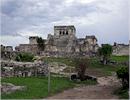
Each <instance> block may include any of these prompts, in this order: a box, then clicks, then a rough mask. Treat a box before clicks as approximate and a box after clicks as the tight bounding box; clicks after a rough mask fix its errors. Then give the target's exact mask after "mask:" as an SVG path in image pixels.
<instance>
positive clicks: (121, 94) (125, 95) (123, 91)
mask: <svg viewBox="0 0 130 100" xmlns="http://www.w3.org/2000/svg"><path fill="white" fill-rule="evenodd" d="M128 91H129V89H124V88H118V89H117V90H115V91H114V94H115V95H118V96H119V98H120V99H129V93H128Z"/></svg>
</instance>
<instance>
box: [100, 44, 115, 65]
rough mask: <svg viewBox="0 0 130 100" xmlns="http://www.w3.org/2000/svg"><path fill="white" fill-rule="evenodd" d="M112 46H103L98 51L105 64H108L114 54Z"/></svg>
mask: <svg viewBox="0 0 130 100" xmlns="http://www.w3.org/2000/svg"><path fill="white" fill-rule="evenodd" d="M112 51H113V50H112V46H111V45H109V44H104V45H102V47H101V48H99V49H98V55H99V56H100V57H101V59H102V60H103V62H102V63H103V64H104V65H105V64H107V62H108V59H109V58H110V56H111V54H112Z"/></svg>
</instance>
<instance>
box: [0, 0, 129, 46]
mask: <svg viewBox="0 0 130 100" xmlns="http://www.w3.org/2000/svg"><path fill="white" fill-rule="evenodd" d="M1 3H2V4H1V19H2V22H1V26H2V27H1V35H2V38H3V39H2V41H1V42H2V43H3V40H4V43H6V39H5V38H6V36H10V37H12V36H13V37H22V38H24V39H27V37H28V36H29V35H38V36H42V37H43V38H46V37H47V34H48V33H52V34H53V26H54V25H69V24H71V25H72V24H73V25H75V26H76V29H77V36H78V37H84V36H86V35H96V36H97V37H98V40H99V43H113V42H114V41H118V42H124V43H128V42H127V41H128V40H129V39H128V38H127V37H128V32H129V31H128V30H129V29H128V0H2V1H1ZM112 36H113V37H112ZM10 39H12V38H10ZM15 39H16V38H15ZM8 40H9V39H7V42H8ZM19 41H20V43H24V42H23V41H22V39H20V38H19ZM26 41H27V40H26ZM12 45H18V43H12Z"/></svg>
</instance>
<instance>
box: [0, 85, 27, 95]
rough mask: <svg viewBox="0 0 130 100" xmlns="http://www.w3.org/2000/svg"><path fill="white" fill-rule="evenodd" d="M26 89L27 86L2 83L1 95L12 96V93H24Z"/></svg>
mask: <svg viewBox="0 0 130 100" xmlns="http://www.w3.org/2000/svg"><path fill="white" fill-rule="evenodd" d="M24 89H26V87H25V86H15V85H13V84H11V83H2V84H1V93H2V94H3V93H5V94H10V93H12V92H15V91H18V90H19V91H22V90H24Z"/></svg>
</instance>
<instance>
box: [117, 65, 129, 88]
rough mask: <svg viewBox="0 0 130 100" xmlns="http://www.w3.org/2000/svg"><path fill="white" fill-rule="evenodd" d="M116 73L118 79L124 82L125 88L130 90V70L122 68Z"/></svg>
mask: <svg viewBox="0 0 130 100" xmlns="http://www.w3.org/2000/svg"><path fill="white" fill-rule="evenodd" d="M116 73H117V76H118V78H120V79H121V80H122V86H123V88H129V68H128V67H121V68H120V69H119V70H117V72H116Z"/></svg>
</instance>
